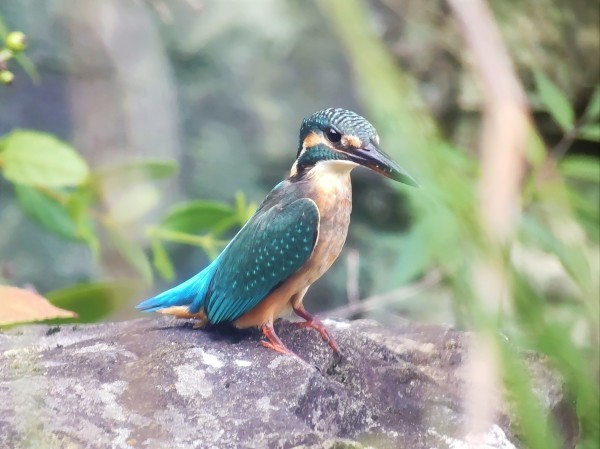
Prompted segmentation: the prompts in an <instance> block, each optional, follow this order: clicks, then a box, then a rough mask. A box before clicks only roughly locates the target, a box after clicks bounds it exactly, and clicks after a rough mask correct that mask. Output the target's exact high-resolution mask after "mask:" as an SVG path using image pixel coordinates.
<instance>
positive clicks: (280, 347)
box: [260, 322, 302, 360]
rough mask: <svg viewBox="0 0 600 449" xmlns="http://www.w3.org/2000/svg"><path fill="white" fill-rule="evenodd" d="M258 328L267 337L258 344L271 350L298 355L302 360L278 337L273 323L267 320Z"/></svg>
mask: <svg viewBox="0 0 600 449" xmlns="http://www.w3.org/2000/svg"><path fill="white" fill-rule="evenodd" d="M260 330H261V332H262V333H263V335H264V336H265V337H266V338H267V340H262V341H261V342H260V344H261V345H263V346H264V347H265V348H269V349H272V350H273V351H277V352H279V353H280V354H285V355H291V356H293V357H298V358H299V359H300V360H302V358H301V357H300V356H299V355H298V354H296V353H295V352H294V351H292V350H291V349H288V348H287V347H286V346H285V345H284V344H283V342H282V341H281V340H280V339H279V337H278V336H277V334H276V333H275V329H274V328H273V323H271V322H267V323H265V324H263V325H262V326H261V328H260Z"/></svg>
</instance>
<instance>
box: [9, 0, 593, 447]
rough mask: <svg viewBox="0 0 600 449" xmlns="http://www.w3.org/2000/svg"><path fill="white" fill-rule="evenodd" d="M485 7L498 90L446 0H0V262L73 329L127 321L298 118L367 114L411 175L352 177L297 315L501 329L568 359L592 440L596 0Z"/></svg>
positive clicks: (207, 237)
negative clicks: (303, 311) (412, 183)
mask: <svg viewBox="0 0 600 449" xmlns="http://www.w3.org/2000/svg"><path fill="white" fill-rule="evenodd" d="M488 6H489V8H490V11H491V14H492V16H491V20H492V21H493V24H494V27H492V29H495V27H497V29H498V30H499V33H500V34H499V36H500V38H501V40H499V45H501V48H502V49H504V48H506V49H507V51H508V53H507V56H508V58H507V59H506V61H503V60H502V57H501V56H502V55H501V54H500V53H498V54H496V52H491V53H490V52H488V53H487V55H488V56H490V55H491V56H490V58H491V59H493V58H494V57H496V56H498V57H499V60H500V62H499V64H500V66H502V64H504V66H505V67H508V71H507V73H509V74H512V75H516V76H514V79H509V82H508V83H506V82H505V81H507V79H505V78H506V77H505V78H503V79H500V78H498V79H495V80H494V79H493V76H495V75H494V74H493V72H494V71H493V70H492V71H491V72H492V80H491V82H490V78H487V81H486V69H485V67H486V64H487V67H490V66H491V67H496V66H494V64H495V62H496V61H491V62H490V61H488V62H486V61H485V55H486V52H485V49H484V51H483V53H482V52H479V53H478V50H477V44H478V41H477V39H476V38H475V39H473V35H472V34H469V33H470V31H473V29H471V28H469V27H470V26H471V25H472V23H473V21H472V20H471V22H469V18H468V11H467V12H466V13H465V12H464V11H463V13H464V14H462V15H461V6H460V2H456V1H448V2H445V1H430V2H422V1H414V0H369V1H364V2H358V1H347V2H344V1H338V0H331V1H326V0H323V1H314V2H313V1H297V0H286V1H283V0H259V1H253V2H248V1H242V0H228V1H216V0H170V1H160V0H145V1H144V0H126V1H124V0H102V1H87V2H81V1H75V0H2V2H1V3H0V33H1V34H0V36H7V35H8V33H9V32H12V31H15V30H18V31H21V32H23V33H25V35H26V36H27V48H26V49H25V51H23V52H21V51H16V52H14V53H15V54H14V55H13V56H14V57H10V58H7V57H6V54H5V60H6V62H5V65H6V69H7V70H9V71H10V72H11V73H12V74H14V80H13V81H12V83H11V85H9V86H8V85H7V86H0V139H2V140H0V171H3V175H4V176H3V177H0V269H1V273H0V278H2V280H3V282H4V284H7V285H12V286H16V287H26V288H27V289H29V290H28V291H32V290H35V291H37V292H40V293H41V294H43V295H44V296H45V297H47V298H48V299H49V300H50V302H51V303H52V304H54V305H56V306H58V307H61V308H64V309H66V310H70V311H75V312H77V313H78V314H79V321H81V322H92V321H99V320H107V319H108V320H115V319H126V318H133V317H137V316H139V315H138V313H136V312H135V310H134V307H133V306H134V305H135V304H136V303H137V302H138V301H139V300H141V299H144V298H146V297H149V296H151V295H152V294H153V293H156V292H158V291H160V290H163V289H165V288H166V287H168V286H170V285H173V284H174V283H176V282H179V281H182V280H184V279H186V278H188V277H189V276H191V275H193V274H195V273H196V272H198V271H199V270H200V269H202V268H203V267H204V266H205V265H206V264H208V262H209V261H210V259H211V258H213V257H215V255H216V254H218V252H219V250H220V249H222V247H223V246H224V245H225V244H226V243H227V241H228V239H229V238H230V237H231V236H232V235H234V234H235V232H236V230H237V229H239V227H240V226H241V225H242V224H243V223H244V222H245V220H246V219H247V218H248V217H249V216H250V215H251V214H252V212H253V210H254V208H255V207H256V205H257V203H259V202H260V201H261V200H262V198H264V196H265V195H266V193H267V192H268V191H269V190H270V189H271V188H272V187H273V186H274V185H275V184H276V183H277V182H279V181H280V180H281V179H282V178H284V177H285V176H287V173H288V171H289V168H290V167H291V165H292V163H293V160H294V157H295V154H296V149H297V146H298V130H299V126H300V123H301V121H302V119H303V117H305V116H307V115H309V114H311V113H312V112H314V111H317V110H319V109H323V108H326V107H332V106H335V107H344V108H347V109H351V110H355V111H356V112H358V113H360V114H362V115H364V116H365V117H367V118H368V119H369V120H370V121H371V122H372V123H373V124H374V125H375V127H376V128H377V129H378V130H379V133H380V135H381V142H382V148H383V149H384V150H385V151H386V152H388V153H389V154H391V155H392V156H393V157H394V158H395V159H396V160H397V161H398V162H400V164H401V165H402V166H403V167H405V168H406V169H407V170H408V171H409V172H410V173H412V174H413V175H414V177H415V178H416V179H418V180H419V182H420V183H421V184H422V188H421V189H410V188H407V187H404V186H399V185H395V184H393V183H392V182H390V181H388V180H385V179H382V178H380V177H378V176H377V175H374V174H372V173H369V172H367V171H365V170H362V169H359V170H356V171H355V172H354V173H353V188H354V192H353V194H354V208H353V216H352V223H351V227H350V233H349V237H348V241H347V243H346V246H345V248H344V251H343V253H342V255H341V256H340V258H339V259H338V261H337V262H336V263H335V264H334V266H333V268H332V269H331V270H330V271H329V272H328V273H327V275H326V276H324V278H322V279H321V280H319V281H318V282H317V283H316V284H315V285H314V286H313V287H312V288H311V289H310V290H309V292H308V294H307V297H306V300H305V304H306V307H307V309H308V310H311V311H316V312H320V313H330V314H332V315H333V316H338V317H344V318H356V317H370V318H375V319H377V320H379V321H381V322H383V323H385V324H387V325H390V326H393V325H394V323H398V322H399V321H398V320H400V319H402V318H408V319H411V320H416V321H421V322H431V323H443V324H450V325H453V326H457V327H461V328H468V329H478V328H480V327H481V326H484V325H485V326H487V325H488V324H489V325H490V327H493V328H494V329H496V327H497V326H498V327H499V328H500V329H501V332H502V333H503V334H505V335H509V336H510V337H511V338H512V339H513V340H512V341H514V342H516V344H517V346H519V347H522V348H526V349H532V350H535V351H538V352H543V353H545V354H547V355H548V356H549V357H550V358H551V359H552V360H554V361H555V362H556V364H557V366H558V368H559V369H560V370H561V371H562V372H563V374H565V376H566V377H567V379H568V380H569V382H570V385H571V386H572V394H573V397H574V401H576V402H577V403H578V413H579V415H580V419H581V422H582V424H581V425H582V429H583V431H584V435H587V436H588V437H589V438H590V439H589V441H592V439H593V438H595V436H597V435H598V426H597V423H596V424H594V421H597V419H596V418H597V408H598V402H597V394H598V387H597V383H598V319H599V317H598V314H599V310H598V300H599V299H598V295H599V293H598V282H599V276H598V273H599V269H600V260H599V259H600V257H599V251H598V241H599V228H598V216H599V207H598V203H599V201H600V193H599V182H600V166H599V160H598V157H599V151H598V149H599V147H598V141H599V140H600V126H599V124H598V117H599V115H600V92H599V89H598V81H599V66H600V58H598V54H600V37H599V25H598V24H599V23H600V9H599V6H598V3H597V2H595V1H589V0H577V1H572V0H564V1H556V0H538V1H535V2H526V1H515V2H506V1H499V0H498V1H496V0H494V1H491V2H489V5H488ZM463 8H464V6H463ZM476 22H477V21H475V23H476ZM482 23H484V22H482ZM470 24H471V25H470ZM476 28H477V26H475V28H474V29H475V31H477V29H476ZM479 31H481V32H482V33H484V35H485V30H479ZM469 36H471V37H469ZM491 48H493V47H491ZM481 55H483V56H481ZM1 59H2V53H0V61H1ZM511 61H512V62H511ZM513 69H514V70H513ZM487 73H488V74H489V73H490V72H489V71H488V72H487ZM501 73H503V72H502V70H498V71H497V75H496V76H497V77H501ZM508 78H510V76H509V77H508ZM496 83H497V84H496ZM503 83H504V84H503ZM511 83H512V84H511ZM506 84H508V85H509V86H512V87H511V88H510V89H509V95H504V93H503V92H504V91H503V90H502V87H501V86H502V85H506ZM496 85H497V86H499V87H498V89H496V87H495V86H496ZM513 85H514V86H513ZM511 89H512V90H511ZM511 92H512V93H515V92H516V93H515V94H514V96H512V97H511V95H512V94H511ZM511 98H513V99H514V100H515V101H514V102H513V103H511ZM504 100H506V102H504ZM495 102H496V103H495ZM498 102H500V103H498ZM495 105H498V107H495ZM503 106H507V109H503ZM511 107H514V109H511ZM500 110H502V111H504V112H505V113H507V114H506V115H504V116H502V114H500V115H499V116H498V117H499V119H498V120H497V121H496V122H494V120H493V119H491V120H490V121H488V119H489V118H490V117H492V118H493V117H494V111H500ZM511 111H514V112H515V113H514V114H513V113H512V112H511ZM486 117H487V118H486ZM513 118H514V119H515V120H516V122H515V121H514V120H513V121H511V120H512V119H513ZM519 120H520V121H519ZM490 123H497V129H495V131H494V128H493V126H490ZM511 126H512V128H511ZM494 132H496V134H494ZM512 137H514V139H515V141H514V142H511V141H510V138H512ZM503 138H504V139H505V140H502V139H503ZM506 139H508V142H507V141H506ZM519 139H520V140H519ZM500 143H502V144H500ZM495 144H498V145H495ZM504 144H506V145H504ZM503 145H504V146H503ZM498 146H499V148H496V150H494V151H495V152H494V151H492V147H498ZM23 148H25V149H24V150H23ZM486 151H487V153H486ZM26 153H27V157H17V156H15V155H17V154H21V155H22V154H26ZM486 154H487V155H486ZM511 154H512V155H513V156H514V157H512V156H510V155H511ZM40 155H45V156H44V157H42V156H40ZM503 157H508V159H509V161H508V162H507V164H508V165H506V166H504V165H502V158H503ZM511 157H512V159H511ZM495 158H496V159H495ZM511 164H512V165H511ZM502 168H505V169H507V170H506V171H505V172H502V171H501V169H502ZM486 192H487V193H486ZM490 192H491V193H490ZM494 192H500V197H502V195H501V194H502V192H506V195H507V196H506V198H508V200H506V201H504V202H502V200H498V202H497V203H496V202H495V200H494V198H496V199H497V198H499V197H498V196H496V197H495V196H494V195H495V193H494ZM494 214H495V215H494ZM494 217H499V218H494ZM504 221H505V222H504ZM496 225H498V227H499V228H501V229H500V230H498V229H496V230H495V229H494V227H495V226H496ZM1 307H2V304H1V303H0V317H1V316H2V309H1ZM500 316H501V317H502V318H499V317H500ZM50 317H52V316H47V317H41V318H50ZM38 318H40V317H38ZM9 321H10V320H5V323H6V322H9ZM13 321H27V320H23V319H16V320H13ZM499 322H501V324H500V325H499V324H498V323H499ZM481 323H484V324H483V325H482V324H481ZM490 323H493V324H490ZM582 398H584V399H582ZM531 419H535V417H532V418H531ZM532 441H533V443H531V441H530V443H531V444H533V445H534V446H535V441H537V440H535V438H533V440H532ZM540 441H542V442H543V441H545V440H540ZM584 441H586V440H585V438H584ZM540 444H542V443H540ZM544 444H546V443H544ZM539 447H550V446H539ZM590 447H591V446H590Z"/></svg>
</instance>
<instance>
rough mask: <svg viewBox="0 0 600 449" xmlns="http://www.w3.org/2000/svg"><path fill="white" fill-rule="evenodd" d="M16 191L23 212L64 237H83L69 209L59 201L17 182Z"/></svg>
mask: <svg viewBox="0 0 600 449" xmlns="http://www.w3.org/2000/svg"><path fill="white" fill-rule="evenodd" d="M15 192H16V194H17V199H18V200H19V204H20V205H21V208H22V209H23V212H25V214H26V215H27V216H28V217H30V218H31V219H32V220H34V221H35V222H37V223H39V224H40V225H42V226H43V227H45V228H46V229H47V230H49V231H51V232H54V233H55V234H57V235H59V236H61V237H63V238H66V239H69V240H80V239H81V236H80V234H79V232H78V231H77V226H76V225H75V222H74V220H73V218H72V217H71V216H70V215H69V211H68V209H67V208H66V207H65V206H64V205H63V204H61V203H60V202H59V201H57V200H56V199H54V198H51V197H49V196H48V195H45V194H44V193H42V192H40V191H39V190H37V189H35V188H33V187H28V186H23V185H20V184H15Z"/></svg>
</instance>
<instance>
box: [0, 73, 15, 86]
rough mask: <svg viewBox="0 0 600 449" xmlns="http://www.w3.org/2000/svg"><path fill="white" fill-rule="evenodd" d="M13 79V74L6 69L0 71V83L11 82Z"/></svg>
mask: <svg viewBox="0 0 600 449" xmlns="http://www.w3.org/2000/svg"><path fill="white" fill-rule="evenodd" d="M14 79H15V75H14V74H13V73H12V72H9V71H8V70H3V71H1V72H0V83H2V84H6V85H8V84H11V83H12V82H13V80H14Z"/></svg>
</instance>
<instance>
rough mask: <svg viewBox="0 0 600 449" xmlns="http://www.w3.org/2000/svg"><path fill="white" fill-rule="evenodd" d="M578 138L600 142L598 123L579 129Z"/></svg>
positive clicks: (599, 125)
mask: <svg viewBox="0 0 600 449" xmlns="http://www.w3.org/2000/svg"><path fill="white" fill-rule="evenodd" d="M578 134H579V137H580V138H582V139H585V140H591V141H592V142H600V123H588V124H587V125H583V126H582V127H581V128H579V132H578Z"/></svg>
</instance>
